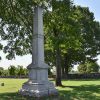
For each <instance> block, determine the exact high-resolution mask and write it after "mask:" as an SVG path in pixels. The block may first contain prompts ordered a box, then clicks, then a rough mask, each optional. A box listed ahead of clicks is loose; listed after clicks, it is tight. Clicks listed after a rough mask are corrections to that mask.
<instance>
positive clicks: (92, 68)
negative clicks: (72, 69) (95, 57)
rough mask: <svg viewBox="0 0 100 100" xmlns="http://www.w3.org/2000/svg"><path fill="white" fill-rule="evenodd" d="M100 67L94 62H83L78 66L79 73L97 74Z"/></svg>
mask: <svg viewBox="0 0 100 100" xmlns="http://www.w3.org/2000/svg"><path fill="white" fill-rule="evenodd" d="M99 69H100V66H99V65H98V64H97V63H96V62H89V61H88V62H85V63H84V64H80V65H79V66H78V71H79V72H80V73H97V72H99Z"/></svg>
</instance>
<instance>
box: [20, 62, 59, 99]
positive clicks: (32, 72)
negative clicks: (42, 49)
mask: <svg viewBox="0 0 100 100" xmlns="http://www.w3.org/2000/svg"><path fill="white" fill-rule="evenodd" d="M32 65H33V66H32ZM37 65H38V64H36V65H34V64H31V65H29V66H28V69H29V80H28V81H27V82H26V83H24V84H23V86H22V89H21V90H20V91H19V92H20V94H22V95H26V96H32V97H43V96H50V95H58V91H57V90H56V89H55V87H54V84H53V83H52V82H50V81H49V80H48V65H47V64H45V63H44V64H41V65H44V66H43V67H41V66H39V65H38V67H36V66H37Z"/></svg>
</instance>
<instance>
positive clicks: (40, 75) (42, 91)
mask: <svg viewBox="0 0 100 100" xmlns="http://www.w3.org/2000/svg"><path fill="white" fill-rule="evenodd" d="M48 67H49V66H48V65H47V64H46V63H45V62H44V35H43V8H42V7H41V6H36V7H35V8H34V20H33V40H32V63H31V64H30V65H29V66H28V70H29V80H28V81H27V82H26V83H24V84H23V86H22V89H21V90H20V94H22V95H28V96H33V97H41V96H49V95H57V94H58V91H57V90H56V89H55V87H54V84H53V83H52V82H50V81H49V80H48Z"/></svg>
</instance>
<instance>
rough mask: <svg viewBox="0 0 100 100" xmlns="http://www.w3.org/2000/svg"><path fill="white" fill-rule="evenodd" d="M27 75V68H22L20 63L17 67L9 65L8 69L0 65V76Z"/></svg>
mask: <svg viewBox="0 0 100 100" xmlns="http://www.w3.org/2000/svg"><path fill="white" fill-rule="evenodd" d="M27 75H28V70H27V69H26V68H23V66H21V65H18V66H17V67H16V66H14V65H10V66H9V67H8V69H4V68H3V67H0V76H14V77H16V76H17V77H21V76H27Z"/></svg>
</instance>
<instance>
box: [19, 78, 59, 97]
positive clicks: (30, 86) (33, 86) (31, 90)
mask: <svg viewBox="0 0 100 100" xmlns="http://www.w3.org/2000/svg"><path fill="white" fill-rule="evenodd" d="M19 93H20V94H21V95H24V96H31V97H44V96H50V95H54V96H56V95H58V91H57V90H56V89H55V87H54V84H53V83H52V82H50V81H43V82H36V81H35V82H34V81H32V80H30V81H28V82H26V83H24V84H23V86H22V89H21V90H20V91H19Z"/></svg>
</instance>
